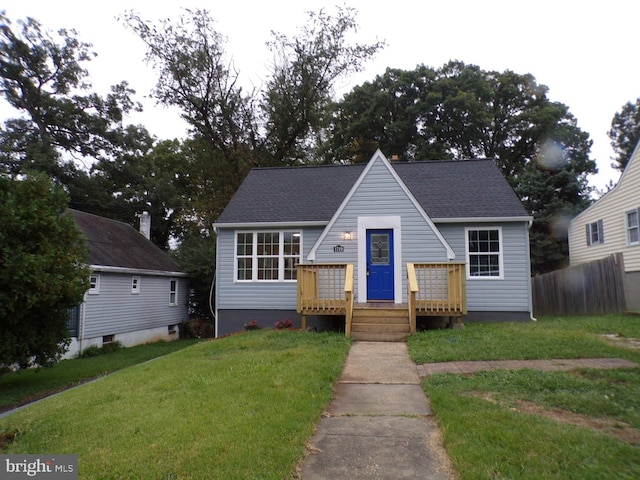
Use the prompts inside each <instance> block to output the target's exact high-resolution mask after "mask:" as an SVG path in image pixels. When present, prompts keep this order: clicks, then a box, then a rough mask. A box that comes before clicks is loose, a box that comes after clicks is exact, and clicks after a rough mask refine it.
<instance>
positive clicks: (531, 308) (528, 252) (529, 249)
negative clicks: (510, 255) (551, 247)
mask: <svg viewBox="0 0 640 480" xmlns="http://www.w3.org/2000/svg"><path fill="white" fill-rule="evenodd" d="M532 226H533V219H531V220H529V228H528V230H531V227H532ZM527 237H528V235H527ZM527 240H528V238H527ZM527 256H528V257H529V269H528V270H529V319H530V320H531V321H532V322H537V321H538V319H537V318H536V317H534V316H533V289H532V288H531V248H530V247H529V242H528V241H527Z"/></svg>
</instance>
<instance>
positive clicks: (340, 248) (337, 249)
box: [333, 245, 344, 253]
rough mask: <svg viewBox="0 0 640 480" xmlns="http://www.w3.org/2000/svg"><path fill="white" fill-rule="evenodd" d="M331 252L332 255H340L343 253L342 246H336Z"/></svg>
mask: <svg viewBox="0 0 640 480" xmlns="http://www.w3.org/2000/svg"><path fill="white" fill-rule="evenodd" d="M333 251H334V253H342V252H344V247H343V246H342V245H336V246H335V247H333Z"/></svg>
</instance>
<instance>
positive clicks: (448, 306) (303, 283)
mask: <svg viewBox="0 0 640 480" xmlns="http://www.w3.org/2000/svg"><path fill="white" fill-rule="evenodd" d="M464 265H465V264H464V263H408V264H407V299H408V303H403V304H395V303H387V302H371V303H366V304H356V303H355V293H354V278H353V273H354V267H353V264H345V263H323V264H320V263H313V264H299V265H298V308H297V310H298V313H300V314H301V316H302V327H303V328H306V322H307V315H344V317H345V334H346V335H347V336H348V337H353V338H355V339H358V340H386V341H392V340H406V338H407V336H408V335H409V334H411V333H415V331H416V317H420V316H446V317H450V318H451V319H455V320H453V322H455V323H457V324H460V323H462V316H463V315H465V314H466V313H467V308H466V284H465V269H464Z"/></svg>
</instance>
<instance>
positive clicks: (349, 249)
mask: <svg viewBox="0 0 640 480" xmlns="http://www.w3.org/2000/svg"><path fill="white" fill-rule="evenodd" d="M358 217H400V218H401V235H402V245H401V252H402V258H400V259H398V258H394V261H401V262H402V277H401V279H402V282H403V287H402V292H403V297H405V296H406V288H405V282H406V264H407V262H446V261H448V260H447V251H446V248H445V247H444V245H443V244H442V242H441V241H440V240H439V239H438V237H437V236H436V234H435V233H434V231H433V229H432V228H431V227H430V226H429V224H428V223H427V221H426V220H425V218H424V217H423V216H422V214H421V212H420V210H418V207H417V206H416V205H415V203H414V202H412V201H411V199H410V197H408V196H407V193H406V192H405V191H404V189H403V188H402V186H401V185H400V184H399V183H398V182H397V181H394V179H393V178H392V174H391V173H390V172H389V170H388V169H387V167H386V166H385V164H384V163H383V162H382V161H379V160H378V161H376V162H375V163H374V164H373V165H372V167H371V169H370V170H369V172H368V175H367V176H366V177H365V178H364V179H363V181H362V182H361V183H360V185H359V186H358V188H357V189H356V190H355V191H354V192H353V195H352V196H351V198H350V201H349V203H348V204H347V205H346V206H345V208H344V209H343V210H342V211H341V212H340V215H339V216H338V217H337V218H336V221H335V223H334V224H333V225H332V227H331V229H330V230H329V231H328V234H327V236H326V237H325V238H324V241H323V242H322V245H320V246H319V248H318V249H317V253H316V262H318V263H320V262H340V263H342V262H345V263H353V264H354V266H355V272H354V273H355V279H354V280H355V285H356V288H357V285H358V276H359V272H358V246H359V245H360V247H361V248H366V246H365V244H366V242H363V241H362V240H363V239H358V237H357V232H358ZM347 231H348V232H352V233H353V238H352V239H351V240H349V241H345V240H343V239H342V236H343V233H344V232H347ZM359 240H360V242H359ZM396 240H397V239H394V241H396ZM335 245H341V246H344V252H341V253H334V250H333V248H334V246H335ZM404 300H406V298H404ZM404 300H403V301H404Z"/></svg>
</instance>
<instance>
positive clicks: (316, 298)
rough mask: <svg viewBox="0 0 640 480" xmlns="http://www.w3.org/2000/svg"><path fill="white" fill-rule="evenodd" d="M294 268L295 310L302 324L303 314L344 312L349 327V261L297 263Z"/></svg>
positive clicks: (351, 270) (303, 320) (350, 311)
mask: <svg viewBox="0 0 640 480" xmlns="http://www.w3.org/2000/svg"><path fill="white" fill-rule="evenodd" d="M297 269H298V272H297V273H298V309H297V310H298V313H300V314H301V316H302V328H303V329H304V328H306V327H307V326H306V323H307V319H306V315H309V314H311V315H313V314H316V315H345V316H346V317H347V325H346V328H350V327H351V314H352V312H353V302H354V295H353V293H354V292H353V265H352V264H347V263H301V264H298V266H297Z"/></svg>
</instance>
